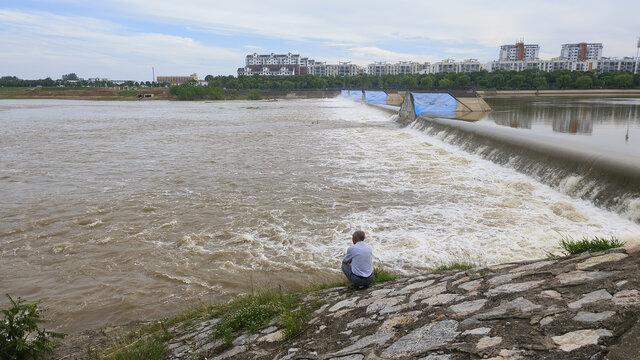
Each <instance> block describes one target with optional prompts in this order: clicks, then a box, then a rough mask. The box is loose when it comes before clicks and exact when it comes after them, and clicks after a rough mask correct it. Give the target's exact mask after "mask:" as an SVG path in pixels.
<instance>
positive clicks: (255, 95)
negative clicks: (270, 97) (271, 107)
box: [247, 90, 262, 100]
mask: <svg viewBox="0 0 640 360" xmlns="http://www.w3.org/2000/svg"><path fill="white" fill-rule="evenodd" d="M261 99H262V95H261V94H260V91H258V90H251V91H249V94H247V100H261Z"/></svg>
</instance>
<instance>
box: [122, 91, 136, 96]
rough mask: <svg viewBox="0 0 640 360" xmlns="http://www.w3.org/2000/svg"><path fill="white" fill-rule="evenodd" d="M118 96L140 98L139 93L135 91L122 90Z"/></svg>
mask: <svg viewBox="0 0 640 360" xmlns="http://www.w3.org/2000/svg"><path fill="white" fill-rule="evenodd" d="M118 96H138V92H137V91H135V90H122V91H118Z"/></svg>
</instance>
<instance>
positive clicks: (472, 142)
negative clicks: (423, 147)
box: [398, 93, 640, 223]
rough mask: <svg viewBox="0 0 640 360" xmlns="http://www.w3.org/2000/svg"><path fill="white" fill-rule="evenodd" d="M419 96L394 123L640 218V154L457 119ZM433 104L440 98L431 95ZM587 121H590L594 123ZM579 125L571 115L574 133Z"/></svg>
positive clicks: (408, 99)
mask: <svg viewBox="0 0 640 360" xmlns="http://www.w3.org/2000/svg"><path fill="white" fill-rule="evenodd" d="M420 95H421V94H412V93H407V94H406V96H405V98H404V102H403V104H402V107H401V108H400V110H399V117H398V122H400V123H401V124H404V125H407V126H410V127H412V128H414V129H417V130H420V131H424V132H426V133H428V134H430V135H432V136H437V137H440V138H443V139H445V140H446V141H447V142H449V143H451V144H454V145H456V146H458V147H460V148H462V149H464V150H465V151H467V152H470V153H475V154H477V155H480V156H482V157H483V158H485V159H488V160H491V161H492V162H494V163H497V164H500V165H503V166H508V167H512V168H514V169H516V170H518V171H519V172H521V173H524V174H526V175H529V176H532V177H534V178H535V179H536V180H538V181H540V182H542V183H544V184H547V185H549V186H551V187H553V188H555V189H557V190H559V191H561V192H563V193H566V194H569V195H570V196H572V197H575V198H581V199H584V200H588V201H591V202H593V203H594V204H596V205H597V206H600V207H603V208H606V209H609V210H611V211H614V212H617V213H619V214H621V215H622V216H624V217H627V218H629V219H631V220H633V221H635V222H636V223H638V222H640V158H638V157H635V156H630V154H622V153H614V152H602V151H599V150H598V149H594V148H592V147H591V146H585V145H580V146H578V145H576V144H572V143H565V142H563V141H559V140H558V139H557V138H553V137H550V136H547V135H544V134H536V133H533V134H531V133H523V132H521V131H518V130H516V129H513V128H511V127H507V126H501V127H496V126H492V127H489V126H479V125H480V124H478V123H474V122H469V121H461V120H468V118H465V117H464V114H463V117H460V116H456V113H455V112H452V111H448V112H447V111H446V109H445V108H444V107H442V106H440V107H437V106H432V107H431V109H427V110H426V111H423V112H419V110H418V109H420V107H421V106H422V107H424V106H423V105H421V104H418V101H419V100H418V99H420ZM443 95H444V96H446V95H447V94H443ZM431 97H432V98H433V95H431ZM459 102H460V101H459ZM432 103H436V104H442V103H444V102H443V101H439V102H436V101H433V100H432ZM458 107H459V105H458ZM430 110H431V111H430ZM434 110H435V111H434ZM458 114H459V112H458ZM475 114H478V113H477V112H476V113H475ZM480 114H482V113H480ZM484 116H486V115H484ZM582 124H585V122H583V123H582ZM586 125H588V126H592V122H586ZM577 126H578V125H577V122H576V121H575V119H572V121H571V127H572V128H573V130H574V131H573V132H576V130H577V129H576V128H577ZM513 127H516V126H513ZM556 127H559V128H560V129H562V126H558V125H557V123H556V122H555V121H554V130H557V129H556ZM587 128H588V127H587ZM561 132H568V131H561ZM626 138H627V139H628V133H627V137H626Z"/></svg>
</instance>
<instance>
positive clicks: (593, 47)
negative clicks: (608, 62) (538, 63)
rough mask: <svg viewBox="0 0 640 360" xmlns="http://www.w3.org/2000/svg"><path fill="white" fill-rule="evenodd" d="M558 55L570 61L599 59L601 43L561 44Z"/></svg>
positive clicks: (600, 56)
mask: <svg viewBox="0 0 640 360" xmlns="http://www.w3.org/2000/svg"><path fill="white" fill-rule="evenodd" d="M560 57H561V58H562V59H566V60H570V61H587V60H600V59H601V58H602V43H578V44H562V49H561V50H560Z"/></svg>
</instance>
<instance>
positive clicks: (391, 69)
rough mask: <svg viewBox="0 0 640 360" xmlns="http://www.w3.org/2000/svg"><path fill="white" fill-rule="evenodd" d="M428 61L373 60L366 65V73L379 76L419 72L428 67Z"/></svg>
mask: <svg viewBox="0 0 640 360" xmlns="http://www.w3.org/2000/svg"><path fill="white" fill-rule="evenodd" d="M430 65H431V64H430V63H418V62H408V61H400V62H397V63H395V64H390V63H387V62H374V63H372V64H369V65H367V74H369V75H375V76H381V75H398V74H420V73H422V72H424V71H425V70H426V69H429V66H430Z"/></svg>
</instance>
